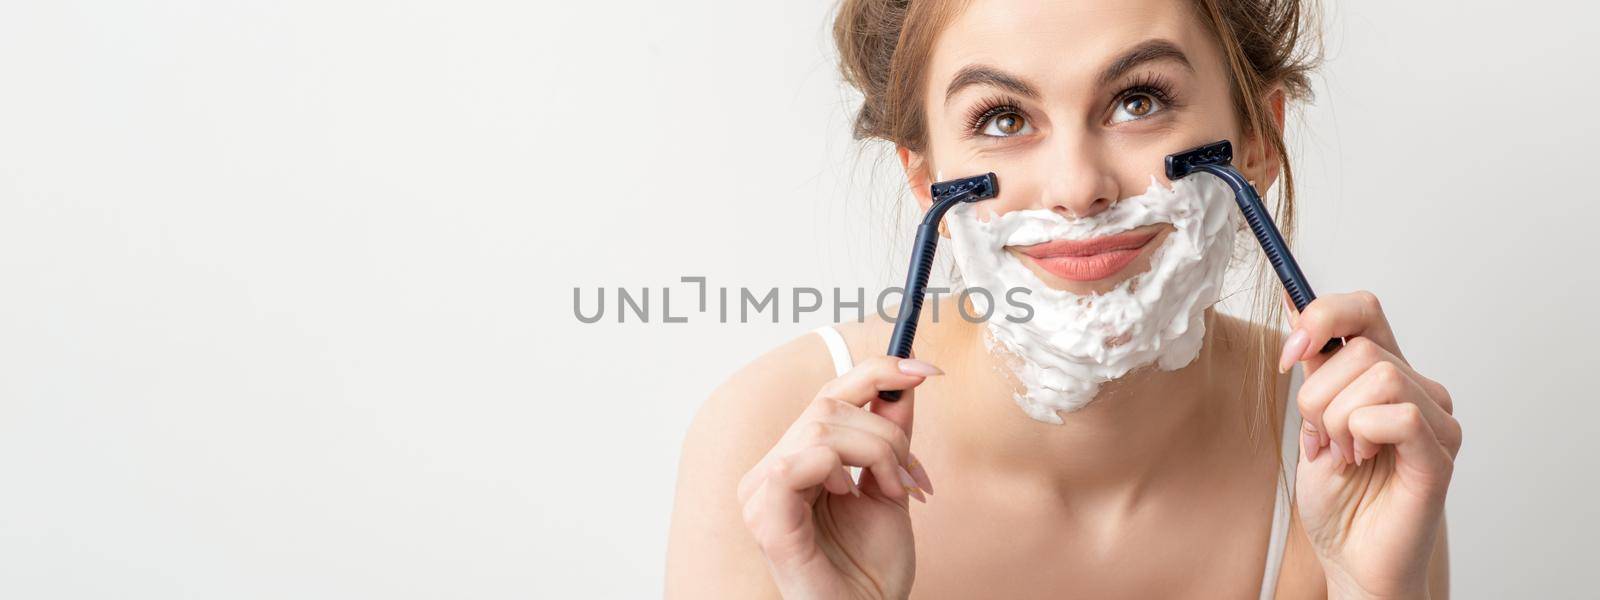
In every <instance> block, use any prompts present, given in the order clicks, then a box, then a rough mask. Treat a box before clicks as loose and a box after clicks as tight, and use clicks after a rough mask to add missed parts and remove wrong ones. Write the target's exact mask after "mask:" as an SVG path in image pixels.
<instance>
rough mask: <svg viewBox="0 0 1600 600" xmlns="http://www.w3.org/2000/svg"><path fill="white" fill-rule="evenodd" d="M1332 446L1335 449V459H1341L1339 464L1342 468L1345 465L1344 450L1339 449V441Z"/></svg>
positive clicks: (1335, 441) (1332, 443)
mask: <svg viewBox="0 0 1600 600" xmlns="http://www.w3.org/2000/svg"><path fill="white" fill-rule="evenodd" d="M1331 445H1332V448H1333V457H1334V458H1337V459H1339V464H1340V465H1341V466H1342V465H1344V449H1343V448H1341V447H1339V441H1338V440H1334V441H1333V442H1331Z"/></svg>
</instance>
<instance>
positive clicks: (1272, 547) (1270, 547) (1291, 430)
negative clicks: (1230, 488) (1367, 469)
mask: <svg viewBox="0 0 1600 600" xmlns="http://www.w3.org/2000/svg"><path fill="white" fill-rule="evenodd" d="M1304 380H1305V374H1304V372H1302V371H1301V370H1300V365H1295V366H1294V369H1293V370H1291V371H1290V372H1289V394H1288V396H1287V397H1286V398H1284V410H1283V443H1282V446H1281V448H1280V451H1281V452H1282V456H1283V473H1282V476H1281V477H1279V478H1278V486H1277V488H1278V491H1277V495H1276V496H1277V497H1276V498H1275V499H1274V500H1273V506H1272V533H1271V537H1269V538H1268V539H1267V566H1266V568H1265V569H1263V570H1262V573H1261V595H1260V598H1261V600H1272V597H1273V595H1274V594H1276V593H1277V590H1278V573H1279V572H1280V571H1282V570H1283V552H1284V548H1286V547H1288V545H1289V525H1290V520H1291V514H1290V509H1291V508H1293V506H1294V504H1293V497H1292V495H1291V491H1292V490H1293V489H1294V488H1293V487H1292V486H1294V474H1295V467H1296V466H1298V465H1299V464H1300V403H1299V402H1296V401H1295V397H1296V396H1299V395H1300V383H1301V382H1302V381H1304Z"/></svg>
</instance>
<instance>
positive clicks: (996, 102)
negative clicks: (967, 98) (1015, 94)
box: [967, 96, 1027, 136]
mask: <svg viewBox="0 0 1600 600" xmlns="http://www.w3.org/2000/svg"><path fill="white" fill-rule="evenodd" d="M1018 104H1021V103H1020V102H1017V101H1016V100H1013V99H1011V98H1008V97H1005V96H993V97H990V98H985V99H984V100H983V101H982V102H979V103H977V104H975V105H973V107H972V109H971V110H969V111H967V134H968V135H971V136H977V135H980V134H981V133H982V132H983V128H984V126H985V125H988V124H989V120H990V119H993V118H995V117H998V116H1000V115H1003V114H1006V113H1017V114H1019V115H1022V116H1023V117H1024V118H1026V117H1027V115H1026V114H1023V112H1022V109H1021V108H1019V107H1018V106H1017V105H1018Z"/></svg>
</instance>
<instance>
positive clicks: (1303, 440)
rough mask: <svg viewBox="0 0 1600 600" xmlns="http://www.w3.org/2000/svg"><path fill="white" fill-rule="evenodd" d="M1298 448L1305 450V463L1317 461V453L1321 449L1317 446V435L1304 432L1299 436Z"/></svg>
mask: <svg viewBox="0 0 1600 600" xmlns="http://www.w3.org/2000/svg"><path fill="white" fill-rule="evenodd" d="M1300 446H1301V447H1303V448H1305V453H1306V462H1310V461H1313V460H1316V459H1317V451H1318V450H1321V449H1322V448H1321V447H1319V446H1317V434H1316V433H1313V432H1310V431H1306V432H1303V433H1301V434H1300Z"/></svg>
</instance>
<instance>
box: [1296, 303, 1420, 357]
mask: <svg viewBox="0 0 1600 600" xmlns="http://www.w3.org/2000/svg"><path fill="white" fill-rule="evenodd" d="M1290 315H1291V318H1290V324H1291V326H1292V327H1294V329H1295V330H1296V331H1303V332H1305V341H1306V343H1305V344H1304V346H1303V348H1302V349H1300V353H1299V356H1298V357H1295V358H1294V360H1295V361H1302V360H1308V359H1311V358H1312V357H1315V356H1317V355H1318V352H1319V351H1320V350H1321V349H1322V346H1323V345H1324V344H1327V343H1328V340H1331V339H1333V338H1348V337H1352V336H1361V337H1365V338H1368V339H1370V340H1372V341H1374V342H1377V343H1378V345H1379V346H1382V347H1383V348H1384V349H1385V350H1388V351H1389V353H1390V354H1393V355H1395V356H1398V357H1401V360H1405V358H1404V355H1403V354H1401V352H1400V346H1399V344H1397V343H1396V342H1395V339H1394V332H1393V331H1392V330H1391V329H1390V328H1389V319H1388V317H1386V316H1384V314H1383V306H1382V305H1380V304H1379V303H1378V297H1377V296H1374V295H1373V294H1372V292H1366V291H1361V292H1353V293H1349V294H1329V295H1326V296H1322V297H1319V298H1317V299H1316V300H1312V301H1311V304H1307V305H1306V308H1305V310H1304V311H1303V312H1301V313H1300V314H1299V315H1298V316H1296V315H1294V313H1293V312H1291V313H1290ZM1290 338H1291V340H1294V339H1295V336H1294V335H1293V334H1291V335H1290Z"/></svg>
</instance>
